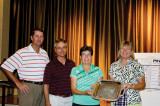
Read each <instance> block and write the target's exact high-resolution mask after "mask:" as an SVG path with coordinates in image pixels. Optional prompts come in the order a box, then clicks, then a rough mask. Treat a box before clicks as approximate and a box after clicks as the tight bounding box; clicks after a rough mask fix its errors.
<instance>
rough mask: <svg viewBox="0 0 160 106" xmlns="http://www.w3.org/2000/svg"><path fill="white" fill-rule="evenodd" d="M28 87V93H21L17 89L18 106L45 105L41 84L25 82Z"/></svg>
mask: <svg viewBox="0 0 160 106" xmlns="http://www.w3.org/2000/svg"><path fill="white" fill-rule="evenodd" d="M24 84H26V85H27V86H28V87H29V89H30V93H29V94H24V93H21V91H20V90H18V99H19V106H45V100H44V96H43V85H38V84H31V83H26V82H24Z"/></svg>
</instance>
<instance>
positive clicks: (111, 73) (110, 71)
mask: <svg viewBox="0 0 160 106" xmlns="http://www.w3.org/2000/svg"><path fill="white" fill-rule="evenodd" d="M109 76H110V77H112V78H113V64H111V66H110V69H109Z"/></svg>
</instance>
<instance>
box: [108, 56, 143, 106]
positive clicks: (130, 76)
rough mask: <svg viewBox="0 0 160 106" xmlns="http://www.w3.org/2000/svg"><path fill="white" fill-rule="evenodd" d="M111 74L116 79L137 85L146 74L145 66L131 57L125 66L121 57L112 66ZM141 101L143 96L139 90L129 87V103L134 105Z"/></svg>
mask: <svg viewBox="0 0 160 106" xmlns="http://www.w3.org/2000/svg"><path fill="white" fill-rule="evenodd" d="M109 75H110V77H112V78H113V79H114V80H117V81H121V82H122V83H128V84H131V85H135V84H138V79H139V78H142V77H143V76H144V75H145V74H144V68H143V66H142V65H141V64H139V63H138V62H136V61H133V60H132V58H130V60H128V62H127V64H126V65H125V66H124V67H122V66H121V59H119V60H118V61H116V62H114V63H112V64H111V66H110V71H109ZM140 103H141V97H140V94H139V90H135V89H128V90H127V104H129V105H133V104H140Z"/></svg>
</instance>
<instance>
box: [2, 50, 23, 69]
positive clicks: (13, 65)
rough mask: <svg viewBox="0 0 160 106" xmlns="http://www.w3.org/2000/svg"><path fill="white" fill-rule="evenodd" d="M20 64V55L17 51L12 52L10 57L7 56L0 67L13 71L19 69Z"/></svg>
mask: <svg viewBox="0 0 160 106" xmlns="http://www.w3.org/2000/svg"><path fill="white" fill-rule="evenodd" d="M21 66H22V56H21V55H20V53H19V52H18V51H17V52H16V53H15V54H13V55H12V56H11V57H9V58H8V59H7V60H6V61H5V62H4V63H3V64H2V65H1V67H2V68H4V69H6V70H8V71H10V72H13V71H14V70H16V69H19V68H20V67H21Z"/></svg>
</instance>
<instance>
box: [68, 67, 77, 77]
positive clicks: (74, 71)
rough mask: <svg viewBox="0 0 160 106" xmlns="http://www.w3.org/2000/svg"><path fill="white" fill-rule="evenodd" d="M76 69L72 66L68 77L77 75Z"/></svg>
mask: <svg viewBox="0 0 160 106" xmlns="http://www.w3.org/2000/svg"><path fill="white" fill-rule="evenodd" d="M76 70H77V68H76V67H73V68H72V71H71V74H70V77H71V76H75V77H77V74H76Z"/></svg>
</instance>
